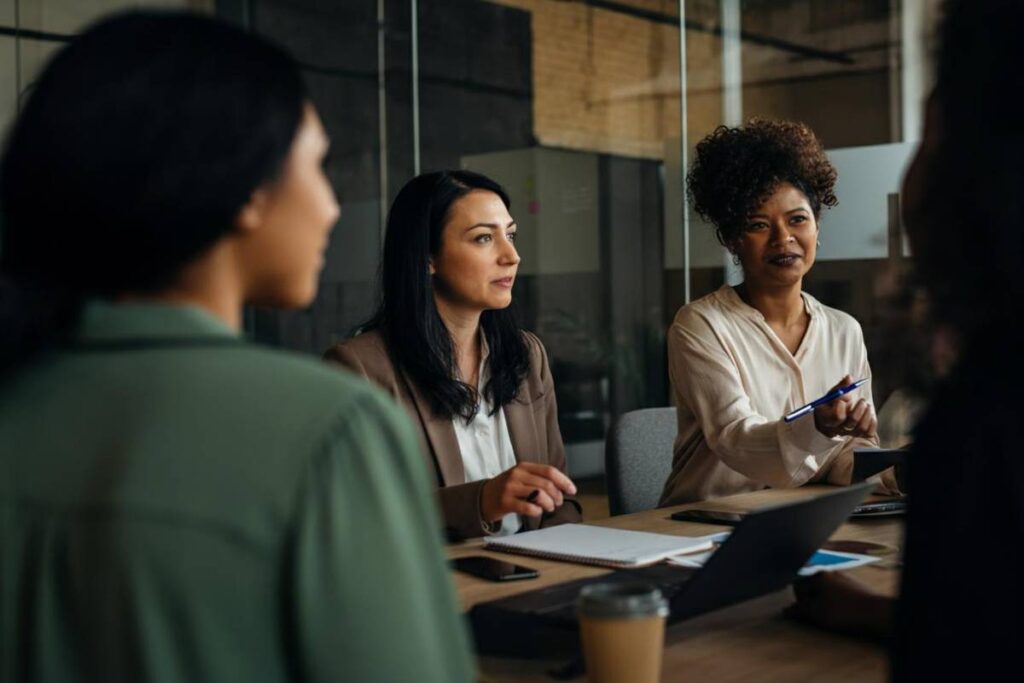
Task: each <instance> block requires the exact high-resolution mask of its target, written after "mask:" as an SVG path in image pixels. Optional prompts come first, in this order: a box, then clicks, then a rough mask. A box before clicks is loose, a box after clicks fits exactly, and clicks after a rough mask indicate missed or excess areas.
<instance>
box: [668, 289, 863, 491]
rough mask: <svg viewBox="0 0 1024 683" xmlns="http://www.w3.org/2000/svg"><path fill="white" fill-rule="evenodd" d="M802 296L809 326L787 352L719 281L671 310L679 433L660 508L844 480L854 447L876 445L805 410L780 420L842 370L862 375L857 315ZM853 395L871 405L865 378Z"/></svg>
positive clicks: (671, 360)
mask: <svg viewBox="0 0 1024 683" xmlns="http://www.w3.org/2000/svg"><path fill="white" fill-rule="evenodd" d="M802 296H803V300H804V306H805V307H806V310H807V313H808V314H809V315H810V322H809V323H808V327H807V332H806V334H805V335H804V338H803V341H802V342H801V343H800V348H799V349H797V352H796V354H792V353H790V352H789V349H787V348H786V346H785V345H784V344H783V343H782V342H781V341H780V340H779V338H778V337H777V336H776V334H775V332H774V331H773V330H772V329H771V328H770V327H769V326H768V324H767V323H766V322H765V319H764V316H762V315H761V313H760V312H758V311H757V309H755V308H753V307H751V306H748V305H747V304H745V303H744V302H743V300H742V299H740V297H739V295H738V294H736V292H735V290H734V289H733V288H732V287H730V286H728V285H725V286H723V287H722V288H721V289H719V290H718V291H716V292H713V293H712V294H709V295H708V296H705V297H703V298H701V299H699V300H697V301H694V302H693V303H691V304H689V305H687V306H683V307H682V308H681V309H679V312H678V313H677V314H676V318H675V320H674V321H673V323H672V326H671V328H670V329H669V332H668V359H669V375H670V378H671V380H672V388H673V393H674V396H675V401H676V405H677V417H678V427H679V431H678V434H677V436H676V441H675V447H674V456H673V461H672V474H671V475H670V476H669V479H668V481H667V482H666V483H665V489H664V491H663V492H662V496H661V505H672V504H678V503H685V502H691V501H695V500H703V499H706V498H715V497H719V496H726V495H730V494H733V493H740V492H743V491H753V490H757V489H762V488H766V487H777V488H786V487H794V486H800V485H801V484H805V483H807V482H811V481H824V482H829V483H836V484H846V483H849V481H850V475H851V472H852V469H853V449H854V448H855V447H861V446H877V445H878V444H877V440H875V441H869V440H866V439H859V438H856V439H855V438H849V437H847V438H839V437H836V438H830V437H827V436H825V435H823V434H822V433H821V432H819V431H818V430H817V429H816V428H815V426H814V418H813V416H810V415H809V416H806V417H803V418H800V419H798V420H795V421H793V422H791V423H788V424H787V423H786V422H784V421H783V420H782V416H783V415H785V414H786V413H788V412H790V411H792V410H794V409H796V408H799V407H800V406H802V405H805V404H807V403H810V402H811V401H813V400H814V399H816V398H818V397H820V396H823V395H824V394H825V393H826V392H827V391H828V390H829V389H831V388H832V387H833V386H834V385H835V384H836V383H837V382H839V380H840V379H842V377H843V375H846V374H850V375H852V376H853V378H854V379H855V380H856V379H860V378H863V377H870V376H871V368H870V366H869V365H868V356H867V350H866V349H865V348H864V336H863V333H862V332H861V329H860V325H859V324H858V323H857V321H856V320H854V319H853V317H851V316H849V315H847V314H846V313H843V312H842V311H838V310H836V309H834V308H829V307H828V306H825V305H823V304H821V303H820V302H818V301H817V300H816V299H815V298H814V297H812V296H811V295H809V294H806V293H804V294H803V295H802ZM852 397H853V398H854V399H855V400H856V399H858V398H866V399H867V400H868V401H869V402H871V401H872V399H871V383H870V382H869V383H867V384H865V385H864V386H862V387H860V388H859V389H857V390H856V391H854V392H853V394H852Z"/></svg>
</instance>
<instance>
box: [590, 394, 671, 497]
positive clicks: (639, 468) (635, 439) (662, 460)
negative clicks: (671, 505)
mask: <svg viewBox="0 0 1024 683" xmlns="http://www.w3.org/2000/svg"><path fill="white" fill-rule="evenodd" d="M675 438H676V409H675V408H671V407H669V408H645V409H643V410H633V411H630V412H628V413H625V414H623V415H621V416H620V417H619V419H618V420H617V421H616V422H615V424H613V425H612V427H611V429H609V430H608V436H607V438H606V439H605V451H604V458H605V474H606V475H607V477H608V505H609V509H610V511H611V513H612V515H624V514H628V513H630V512H640V511H641V510H650V509H652V508H655V507H657V506H658V499H659V498H660V497H661V490H662V488H663V487H664V486H665V481H666V480H667V479H668V475H669V473H670V472H671V470H672V444H673V442H674V441H675Z"/></svg>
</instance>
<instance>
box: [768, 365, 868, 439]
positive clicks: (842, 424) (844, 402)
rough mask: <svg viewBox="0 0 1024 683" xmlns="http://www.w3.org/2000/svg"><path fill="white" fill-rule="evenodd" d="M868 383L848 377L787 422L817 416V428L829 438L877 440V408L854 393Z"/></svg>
mask: <svg viewBox="0 0 1024 683" xmlns="http://www.w3.org/2000/svg"><path fill="white" fill-rule="evenodd" d="M867 382H868V379H862V380H858V381H857V382H854V381H853V378H852V377H850V375H846V376H845V377H843V379H842V380H840V381H839V383H838V384H836V385H835V386H834V387H832V389H830V390H829V391H828V393H826V394H825V395H824V396H822V397H821V398H819V399H818V400H816V401H812V402H811V403H808V404H807V405H806V406H803V407H802V408H798V409H797V410H794V411H793V412H792V413H790V414H789V415H786V417H785V418H784V419H785V421H786V422H792V421H793V420H797V419H800V418H801V417H803V416H805V415H810V414H812V413H813V414H814V426H815V427H816V428H817V429H818V431H819V432H821V433H822V434H824V435H825V436H828V437H833V436H857V437H863V438H868V439H870V438H874V437H875V435H876V433H877V431H878V419H877V418H876V417H875V409H874V408H873V407H872V406H871V404H870V403H868V401H867V400H866V399H863V398H861V399H859V400H857V401H854V399H853V397H852V396H851V392H853V391H854V390H855V389H857V388H858V387H860V386H861V385H863V384H865V383H867Z"/></svg>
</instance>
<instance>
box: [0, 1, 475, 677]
mask: <svg viewBox="0 0 1024 683" xmlns="http://www.w3.org/2000/svg"><path fill="white" fill-rule="evenodd" d="M327 147H328V140H327V136H326V134H325V132H324V128H323V126H322V125H321V123H320V120H319V118H318V117H317V114H316V111H315V109H314V108H313V106H312V105H311V104H310V102H309V100H308V98H307V96H306V93H305V89H304V86H303V84H302V80H301V77H300V75H299V72H298V69H297V68H296V66H295V64H294V63H293V62H292V60H291V59H290V58H289V57H288V56H287V55H286V54H285V53H283V52H282V51H281V50H280V49H278V48H277V47H275V46H273V45H271V44H269V43H267V42H266V41H264V40H262V39H260V38H258V37H256V36H253V35H251V34H247V33H244V32H242V31H240V30H238V29H235V28H232V27H229V26H227V25H225V24H221V23H218V22H216V21H213V20H211V19H206V18H201V17H198V16H192V15H187V14H171V13H150V12H146V13H129V14H124V15H120V16H117V17H115V18H112V19H109V20H106V21H103V22H101V23H99V24H97V25H95V26H93V27H92V28H91V29H89V30H88V31H86V32H85V33H84V34H82V35H81V36H79V37H78V38H76V39H75V40H74V41H72V43H71V44H70V45H69V46H68V47H67V48H65V49H64V50H62V51H61V52H60V53H58V54H57V55H56V57H55V58H54V59H53V61H52V62H51V63H50V64H49V65H48V66H47V67H46V69H45V70H44V71H43V73H42V76H41V77H40V79H39V81H38V82H37V84H36V86H35V87H34V89H33V90H32V93H31V96H30V98H29V99H28V101H27V103H26V105H25V108H24V110H23V111H22V112H21V114H20V116H19V117H18V120H17V122H16V123H15V124H14V127H13V129H12V131H11V133H10V138H9V140H8V142H7V146H6V149H5V152H4V155H3V159H2V166H0V178H2V180H0V205H2V211H3V225H4V227H3V234H2V252H0V470H2V472H3V474H2V475H0V534H2V535H0V641H2V643H0V647H2V650H3V652H4V653H5V654H4V657H3V658H2V660H0V680H65V679H67V680H71V679H84V680H182V681H202V680H238V681H262V680H266V681H274V680H286V679H287V680H291V679H297V678H301V679H303V680H352V681H356V680H363V681H368V680H412V679H415V680H421V681H422V680H432V681H453V680H454V681H467V680H470V678H471V677H472V666H471V660H470V658H469V650H468V642H467V637H466V634H465V632H464V627H463V624H462V623H461V621H460V619H459V617H458V616H457V612H456V607H455V602H454V595H453V591H452V587H451V583H450V579H449V577H448V575H447V570H446V568H445V565H444V563H443V558H442V554H441V548H440V542H439V537H438V533H437V529H438V521H437V518H436V511H435V509H434V506H433V503H432V500H431V497H430V486H429V483H428V479H427V476H426V472H425V470H424V467H423V464H422V461H421V458H420V457H419V455H418V454H417V452H416V449H417V446H416V440H415V436H414V435H413V433H412V431H411V429H410V428H409V426H408V425H407V423H406V421H405V419H404V417H403V416H402V415H401V413H400V412H399V410H398V409H397V408H395V407H394V406H393V405H392V403H391V402H390V400H388V399H387V398H385V397H384V396H383V395H382V394H381V393H380V392H378V391H376V390H374V389H371V388H370V387H369V386H367V385H366V384H364V383H362V382H359V381H357V380H355V379H350V378H348V377H346V376H344V375H342V374H341V373H337V372H334V371H331V370H330V369H328V368H324V367H322V366H321V364H319V363H317V362H315V361H312V360H305V359H301V358H298V357H294V356H291V355H288V354H285V353H278V352H273V351H269V350H263V349H259V348H257V347H254V346H251V345H248V344H246V343H245V342H244V341H243V340H242V339H241V337H240V335H239V328H240V323H241V311H242V306H243V305H244V304H258V305H264V306H275V307H288V308H292V307H301V306H305V305H308V304H309V303H310V301H311V300H312V298H313V296H314V295H315V293H316V283H317V276H318V273H319V270H320V268H321V266H322V263H323V252H324V249H325V248H326V246H327V240H328V235H329V234H330V231H331V228H332V227H333V225H334V223H335V222H336V220H337V218H338V212H339V208H338V204H337V202H336V200H335V197H334V194H333V192H332V190H331V186H330V184H329V183H328V181H327V178H326V177H325V174H324V172H323V169H322V163H323V159H324V156H325V154H326V152H327Z"/></svg>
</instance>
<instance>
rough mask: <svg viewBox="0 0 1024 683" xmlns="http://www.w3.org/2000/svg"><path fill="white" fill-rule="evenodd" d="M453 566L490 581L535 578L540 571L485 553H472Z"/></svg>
mask: <svg viewBox="0 0 1024 683" xmlns="http://www.w3.org/2000/svg"><path fill="white" fill-rule="evenodd" d="M452 566H454V567H455V569H456V570H458V571H460V572H464V573H466V574H470V575H472V576H478V577H480V578H481V579H487V580H488V581H516V580H519V579H535V578H537V577H538V576H540V572H538V571H537V570H536V569H532V568H530V567H524V566H523V565H521V564H513V563H511V562H505V561H504V560H496V559H494V558H493V557H486V556H484V555H470V556H469V557H460V558H457V559H455V560H454V561H452Z"/></svg>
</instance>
